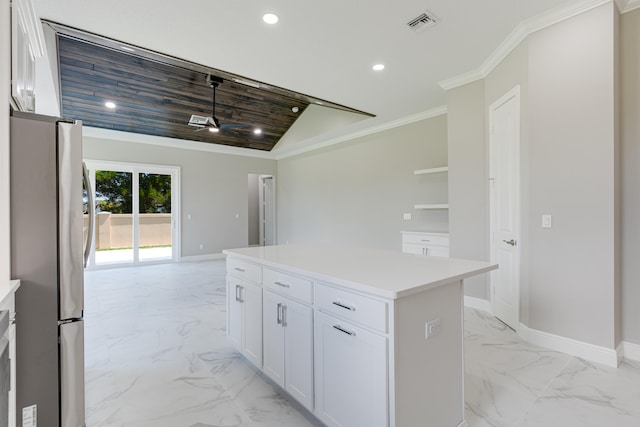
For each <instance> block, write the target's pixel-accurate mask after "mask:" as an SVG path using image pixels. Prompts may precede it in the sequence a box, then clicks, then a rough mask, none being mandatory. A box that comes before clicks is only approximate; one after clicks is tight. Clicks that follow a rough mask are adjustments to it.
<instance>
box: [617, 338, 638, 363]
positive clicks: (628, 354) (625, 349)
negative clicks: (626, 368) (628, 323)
mask: <svg viewBox="0 0 640 427" xmlns="http://www.w3.org/2000/svg"><path fill="white" fill-rule="evenodd" d="M620 345H621V346H622V357H624V358H625V359H629V360H635V361H636V362H640V344H634V343H631V342H627V341H623V342H622V343H620Z"/></svg>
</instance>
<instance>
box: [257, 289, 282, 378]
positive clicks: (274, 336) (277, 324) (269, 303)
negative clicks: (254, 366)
mask: <svg viewBox="0 0 640 427" xmlns="http://www.w3.org/2000/svg"><path fill="white" fill-rule="evenodd" d="M283 306H284V304H283V298H282V297H280V296H278V295H276V294H274V293H273V292H269V291H266V290H265V291H264V293H263V305H262V328H263V331H264V334H263V337H262V339H263V341H264V342H263V358H264V360H263V363H264V365H263V368H262V369H263V370H264V373H265V374H267V376H268V377H269V378H271V379H272V380H273V381H275V382H276V384H278V385H279V386H280V387H283V388H284V386H285V384H284V328H283V324H282V322H283Z"/></svg>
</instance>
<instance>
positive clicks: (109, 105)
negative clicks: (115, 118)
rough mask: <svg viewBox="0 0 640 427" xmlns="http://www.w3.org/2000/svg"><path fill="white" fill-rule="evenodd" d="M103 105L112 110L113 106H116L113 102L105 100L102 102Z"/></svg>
mask: <svg viewBox="0 0 640 427" xmlns="http://www.w3.org/2000/svg"><path fill="white" fill-rule="evenodd" d="M104 106H105V107H107V108H111V109H112V110H113V109H114V108H116V104H115V102H111V101H107V102H105V103H104Z"/></svg>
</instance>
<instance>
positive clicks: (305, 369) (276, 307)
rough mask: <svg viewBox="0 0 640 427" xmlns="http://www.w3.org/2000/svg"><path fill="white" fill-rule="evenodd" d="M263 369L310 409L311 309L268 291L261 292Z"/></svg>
mask: <svg viewBox="0 0 640 427" xmlns="http://www.w3.org/2000/svg"><path fill="white" fill-rule="evenodd" d="M263 304H264V305H263V351H264V361H263V362H264V363H263V367H262V369H263V371H264V373H265V374H267V376H268V377H269V378H271V379H272V380H273V381H275V382H276V383H277V384H278V385H279V386H280V387H282V388H284V389H285V390H286V391H288V392H289V394H291V395H292V396H293V397H294V398H296V400H298V401H299V402H300V403H301V404H302V405H303V406H305V407H306V408H307V409H309V410H311V411H312V410H313V309H312V308H311V307H309V306H306V305H303V304H300V303H298V302H295V301H293V300H291V299H289V298H286V297H283V296H281V295H278V294H276V293H274V292H271V291H267V290H265V291H264V295H263Z"/></svg>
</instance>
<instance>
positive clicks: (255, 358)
mask: <svg viewBox="0 0 640 427" xmlns="http://www.w3.org/2000/svg"><path fill="white" fill-rule="evenodd" d="M241 294H242V327H243V331H242V332H243V334H242V354H244V355H245V357H246V358H247V359H248V360H249V361H251V362H252V363H253V364H254V365H256V366H257V367H258V368H262V288H261V287H259V286H256V285H252V284H250V283H248V282H242V292H241Z"/></svg>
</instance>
